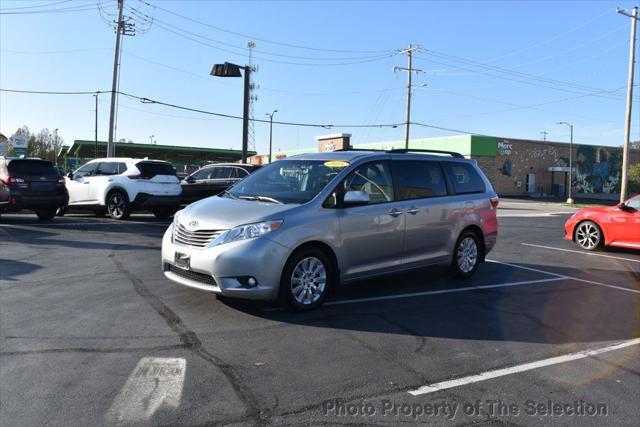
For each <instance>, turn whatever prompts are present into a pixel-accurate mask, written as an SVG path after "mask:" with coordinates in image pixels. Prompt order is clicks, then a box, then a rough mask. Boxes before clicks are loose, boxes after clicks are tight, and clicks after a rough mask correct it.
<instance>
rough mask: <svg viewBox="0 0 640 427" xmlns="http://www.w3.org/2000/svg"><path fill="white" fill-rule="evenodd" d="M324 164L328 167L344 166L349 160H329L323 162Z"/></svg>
mask: <svg viewBox="0 0 640 427" xmlns="http://www.w3.org/2000/svg"><path fill="white" fill-rule="evenodd" d="M324 165H325V166H326V167H328V168H344V167H347V166H349V162H340V161H336V160H334V161H331V162H324Z"/></svg>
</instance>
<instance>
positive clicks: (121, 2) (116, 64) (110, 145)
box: [107, 0, 124, 157]
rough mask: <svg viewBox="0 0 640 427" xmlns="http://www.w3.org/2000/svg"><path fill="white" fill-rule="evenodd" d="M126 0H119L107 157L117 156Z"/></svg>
mask: <svg viewBox="0 0 640 427" xmlns="http://www.w3.org/2000/svg"><path fill="white" fill-rule="evenodd" d="M123 6H124V0H118V22H116V49H115V54H114V58H113V81H112V83H111V110H110V112H109V140H108V142H107V157H112V156H115V145H114V143H113V134H114V131H115V129H114V128H115V118H116V91H117V88H118V73H119V71H120V70H119V67H120V37H121V36H122V30H123V27H124V25H123V24H124V22H123V20H122V7H123Z"/></svg>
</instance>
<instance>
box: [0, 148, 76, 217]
mask: <svg viewBox="0 0 640 427" xmlns="http://www.w3.org/2000/svg"><path fill="white" fill-rule="evenodd" d="M68 197H69V196H68V193H67V189H66V188H65V180H64V177H62V176H60V174H59V173H58V171H57V170H56V168H55V167H54V166H53V165H52V164H51V162H48V161H46V160H41V159H32V158H11V157H0V212H2V211H5V212H6V211H20V210H22V209H28V210H32V211H34V212H35V213H36V215H38V218H40V219H43V220H50V219H53V217H54V216H55V215H56V210H58V208H59V207H61V206H64V205H65V204H66V203H67V200H68Z"/></svg>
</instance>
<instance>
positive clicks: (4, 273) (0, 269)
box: [0, 259, 42, 283]
mask: <svg viewBox="0 0 640 427" xmlns="http://www.w3.org/2000/svg"><path fill="white" fill-rule="evenodd" d="M41 268H42V266H40V265H38V264H32V263H30V262H23V261H11V260H4V259H0V283H1V282H4V281H7V282H13V281H16V280H19V279H18V277H19V276H23V275H25V274H29V273H32V272H34V271H36V270H40V269H41Z"/></svg>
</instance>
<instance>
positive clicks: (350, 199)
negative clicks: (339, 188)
mask: <svg viewBox="0 0 640 427" xmlns="http://www.w3.org/2000/svg"><path fill="white" fill-rule="evenodd" d="M343 204H344V206H345V207H349V206H362V205H368V204H369V193H367V192H366V191H347V192H346V193H345V195H344V202H343Z"/></svg>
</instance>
